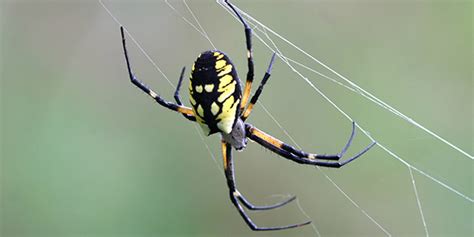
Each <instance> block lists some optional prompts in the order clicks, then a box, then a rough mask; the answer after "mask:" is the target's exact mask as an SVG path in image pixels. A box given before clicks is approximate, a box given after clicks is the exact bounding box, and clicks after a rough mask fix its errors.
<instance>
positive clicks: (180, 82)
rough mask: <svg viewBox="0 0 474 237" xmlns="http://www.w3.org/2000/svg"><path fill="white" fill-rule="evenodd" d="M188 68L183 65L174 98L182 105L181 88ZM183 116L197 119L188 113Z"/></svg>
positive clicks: (192, 119)
mask: <svg viewBox="0 0 474 237" xmlns="http://www.w3.org/2000/svg"><path fill="white" fill-rule="evenodd" d="M185 70H186V67H183V69H182V70H181V74H180V75H179V80H178V85H177V86H176V91H175V92H174V100H176V103H177V104H178V105H180V106H182V105H183V103H182V102H181V97H180V95H179V90H180V89H181V84H182V82H183V76H184V71H185ZM183 116H184V117H185V118H187V119H189V120H191V121H196V117H194V116H190V115H188V114H183Z"/></svg>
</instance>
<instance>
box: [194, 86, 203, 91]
mask: <svg viewBox="0 0 474 237" xmlns="http://www.w3.org/2000/svg"><path fill="white" fill-rule="evenodd" d="M195 89H196V92H197V93H201V92H202V85H199V86H196V88H195Z"/></svg>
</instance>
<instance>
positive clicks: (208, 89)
mask: <svg viewBox="0 0 474 237" xmlns="http://www.w3.org/2000/svg"><path fill="white" fill-rule="evenodd" d="M212 89H214V84H207V85H205V86H204V90H206V91H207V92H212Z"/></svg>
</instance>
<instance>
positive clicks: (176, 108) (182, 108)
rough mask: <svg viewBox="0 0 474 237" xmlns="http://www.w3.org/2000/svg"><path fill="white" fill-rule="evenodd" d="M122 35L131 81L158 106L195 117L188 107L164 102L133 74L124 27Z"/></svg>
mask: <svg viewBox="0 0 474 237" xmlns="http://www.w3.org/2000/svg"><path fill="white" fill-rule="evenodd" d="M120 33H121V34H122V46H123V52H124V55H125V61H126V62H127V69H128V75H129V77H130V81H131V82H132V83H133V84H134V85H135V86H136V87H138V88H140V89H141V90H142V91H143V92H145V93H146V94H148V95H149V96H151V97H152V98H153V99H154V100H155V101H156V102H157V103H158V104H160V105H162V106H164V107H166V108H168V109H171V110H174V111H176V112H178V113H181V114H186V115H188V116H191V117H194V112H193V110H192V109H191V108H188V107H185V106H181V105H177V104H175V103H172V102H168V101H166V100H164V99H163V98H161V97H160V96H159V95H158V94H157V93H156V92H154V91H153V90H151V89H150V88H148V86H146V85H145V84H144V83H143V82H141V81H139V80H138V79H137V78H136V77H135V75H134V74H133V71H132V68H131V66H130V60H129V58H128V52H127V47H126V44H125V34H124V31H123V27H122V26H121V27H120Z"/></svg>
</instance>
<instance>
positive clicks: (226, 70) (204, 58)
mask: <svg viewBox="0 0 474 237" xmlns="http://www.w3.org/2000/svg"><path fill="white" fill-rule="evenodd" d="M225 3H227V5H228V6H229V7H230V8H231V9H232V11H233V12H234V13H235V15H236V16H237V17H238V18H239V20H240V21H241V22H242V24H243V26H244V28H245V40H246V45H247V62H248V72H247V80H246V83H245V87H244V91H243V94H242V90H241V86H240V80H239V77H238V76H237V71H236V70H235V67H234V64H232V62H231V61H230V59H229V58H228V57H227V55H225V54H224V53H223V52H221V51H218V50H211V51H206V52H203V53H202V54H201V55H199V57H198V58H197V59H196V61H195V62H194V64H193V66H192V70H191V76H190V82H189V93H190V98H189V100H190V103H191V105H192V108H188V107H185V106H183V104H182V103H181V99H180V96H179V89H180V87H181V83H182V81H183V75H184V71H185V68H183V69H182V71H181V75H180V77H179V81H178V85H177V87H176V91H175V94H174V98H175V100H176V104H175V103H172V102H168V101H165V100H164V99H163V98H161V97H160V96H159V95H158V94H157V93H156V92H154V91H153V90H151V89H150V88H148V87H147V86H146V85H145V84H143V83H142V82H141V81H139V80H138V79H137V78H136V77H135V75H134V74H133V72H132V69H131V66H130V60H129V57H128V53H127V48H126V45H125V35H124V30H123V27H120V31H121V34H122V44H123V50H124V55H125V60H126V63H127V68H128V74H129V76H130V80H131V82H132V83H133V84H134V85H135V86H137V87H138V88H140V89H141V90H142V91H144V92H145V93H147V94H148V95H149V96H151V97H152V98H153V99H154V100H155V101H156V102H157V103H158V104H160V105H162V106H164V107H166V108H168V109H171V110H174V111H177V112H178V113H181V114H182V115H183V116H184V117H185V118H187V119H189V120H191V121H195V122H198V123H199V125H200V126H201V127H202V128H203V130H204V132H205V133H206V135H208V136H209V135H211V134H214V133H220V134H221V137H222V140H221V145H222V156H223V159H224V171H225V177H226V179H227V185H228V187H229V195H230V199H231V201H232V204H233V205H234V206H235V207H236V208H237V210H238V211H239V214H240V215H241V216H242V218H243V219H244V221H245V222H246V223H247V225H248V226H249V227H250V228H251V229H252V230H258V231H265V230H282V229H289V228H295V227H299V226H304V225H307V224H309V223H311V221H307V222H304V223H300V224H293V225H287V226H276V227H258V226H257V225H256V224H254V223H253V221H252V220H251V219H250V218H249V216H248V215H247V214H246V213H245V211H244V209H243V207H242V205H241V203H242V204H243V206H245V207H246V208H248V209H249V210H269V209H274V208H278V207H281V206H283V205H285V204H288V203H289V202H291V201H293V200H295V198H296V197H295V196H293V197H291V198H289V199H287V200H285V201H283V202H281V203H277V204H274V205H271V206H255V205H253V204H251V203H250V202H249V201H247V199H246V198H245V197H244V196H243V195H242V194H241V193H240V192H239V191H238V190H237V187H236V184H235V179H234V168H233V161H232V148H235V149H237V150H242V149H244V148H245V146H246V145H247V138H250V139H251V140H253V141H255V142H257V143H259V144H260V145H262V146H264V147H265V148H267V149H269V150H271V151H273V152H275V153H277V154H278V155H280V156H282V157H284V158H287V159H290V160H292V161H295V162H297V163H300V164H309V165H316V166H324V167H331V168H339V167H342V166H343V165H345V164H347V163H349V162H351V161H353V160H355V159H356V158H358V157H360V156H361V155H362V154H364V153H365V152H367V151H368V150H369V149H370V148H372V147H373V146H374V145H375V142H373V143H372V144H370V145H369V146H367V147H366V148H365V149H363V150H362V151H360V152H359V153H358V154H356V155H355V156H353V157H351V158H349V159H347V160H344V161H338V160H339V159H340V158H341V157H342V156H343V155H344V154H345V153H346V151H347V149H348V148H349V146H350V145H351V142H352V139H353V138H354V135H355V123H354V122H353V123H352V132H351V135H350V137H349V141H348V142H347V144H346V145H345V146H344V148H343V149H342V151H341V152H340V153H338V154H335V155H320V154H313V153H306V152H304V151H301V150H297V149H295V148H294V147H292V146H290V145H288V144H285V143H283V142H281V141H280V140H278V139H276V138H274V137H272V136H270V135H268V134H266V133H265V132H263V131H261V130H259V129H258V128H256V127H254V126H253V125H251V124H249V123H246V122H245V120H246V119H247V118H248V117H249V115H250V113H251V112H252V109H253V106H254V105H255V103H256V102H257V100H258V97H259V96H260V93H262V90H263V86H264V85H265V83H266V82H267V80H268V78H270V72H271V69H272V65H273V62H274V60H275V53H274V54H273V55H272V58H271V60H270V65H269V66H268V68H267V71H266V72H265V75H264V77H263V79H262V81H261V83H260V86H259V87H258V89H257V91H256V92H255V94H254V95H253V96H252V98H251V99H250V102H249V103H248V105H247V101H248V99H249V97H250V91H251V86H252V81H253V77H254V65H253V58H252V43H251V36H252V30H251V29H250V28H249V27H248V25H247V23H246V22H245V20H244V19H243V18H242V16H241V15H240V14H239V12H238V11H236V9H235V8H234V6H233V5H232V4H231V3H229V2H228V1H227V0H225ZM246 105H247V106H246ZM239 201H240V202H239Z"/></svg>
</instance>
